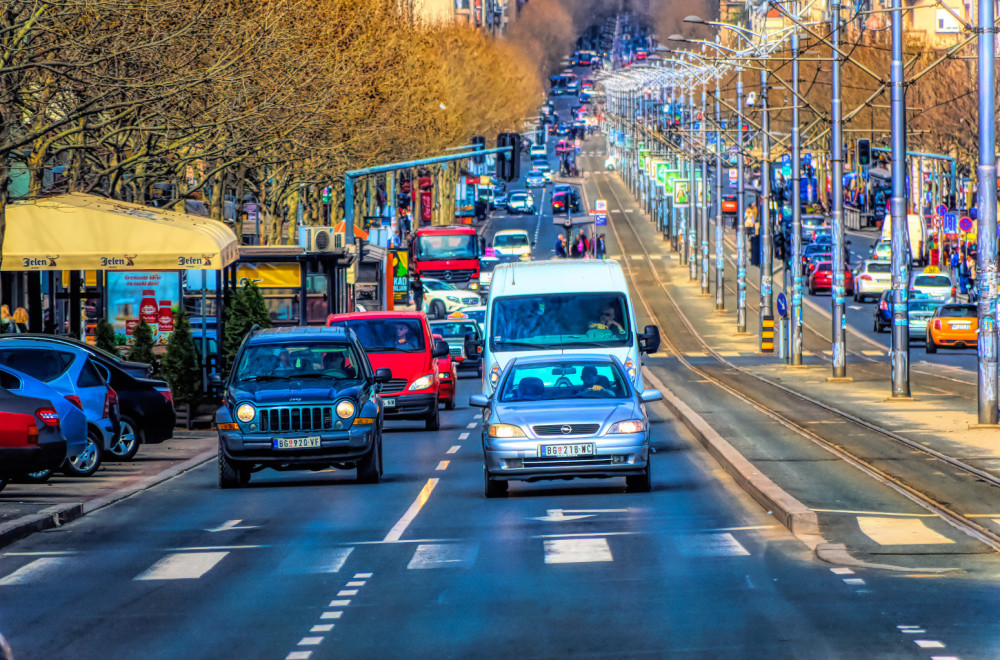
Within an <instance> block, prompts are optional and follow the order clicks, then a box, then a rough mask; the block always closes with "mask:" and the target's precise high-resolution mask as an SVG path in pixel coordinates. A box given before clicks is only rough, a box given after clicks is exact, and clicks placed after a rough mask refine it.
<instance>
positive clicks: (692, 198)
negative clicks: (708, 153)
mask: <svg viewBox="0 0 1000 660" xmlns="http://www.w3.org/2000/svg"><path fill="white" fill-rule="evenodd" d="M691 83H692V84H691V93H690V94H689V95H688V113H689V117H690V119H691V120H690V121H689V122H688V135H689V136H690V137H691V139H690V140H688V151H690V152H691V160H690V162H691V169H690V172H691V188H690V189H689V190H688V242H687V248H688V250H687V251H688V262H687V263H688V280H689V281H691V282H693V281H694V280H696V279H698V248H697V245H698V220H697V216H696V213H697V210H698V187H697V185H696V183H697V182H696V181H695V171H696V169H695V168H696V165H697V164H696V163H695V160H694V158H695V144H694V78H692V79H691Z"/></svg>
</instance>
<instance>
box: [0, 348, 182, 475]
mask: <svg viewBox="0 0 1000 660" xmlns="http://www.w3.org/2000/svg"><path fill="white" fill-rule="evenodd" d="M22 338H24V339H32V340H34V341H44V342H45V343H48V344H51V345H52V346H59V345H60V344H62V345H68V346H73V347H75V348H79V349H83V350H86V351H87V352H89V353H90V357H91V360H93V361H94V362H95V363H97V364H99V365H101V366H102V367H104V368H105V369H106V370H107V371H108V373H109V374H110V379H109V381H108V383H109V384H110V385H111V387H112V389H114V391H115V392H116V393H117V394H118V406H119V409H120V411H121V434H120V435H119V437H118V441H117V442H116V443H115V444H113V445H112V446H111V449H110V451H111V454H112V456H113V457H114V459H115V460H126V461H127V460H131V459H132V458H133V457H134V456H135V454H136V452H137V451H139V445H141V444H148V445H153V444H159V443H161V442H164V441H165V440H169V439H170V438H172V437H173V435H174V424H175V423H176V421H177V417H176V414H175V412H174V397H173V393H172V392H171V391H170V385H168V384H167V382H166V381H163V380H157V379H153V378H144V377H136V376H134V375H133V374H134V373H135V372H136V371H137V370H138V367H146V366H148V365H144V364H142V363H140V362H126V361H125V360H121V359H119V358H117V357H116V356H114V355H111V354H110V353H107V352H105V351H102V350H100V349H99V348H95V347H94V346H91V345H90V344H86V343H84V342H81V341H76V340H75V339H69V338H67V337H53V336H51V335H32V334H27V335H11V336H10V337H4V341H8V340H10V339H15V340H17V341H20V340H21V339H22ZM127 369H128V370H131V373H130V372H129V371H128V370H127ZM143 371H144V369H143Z"/></svg>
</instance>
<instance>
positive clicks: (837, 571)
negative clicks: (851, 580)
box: [830, 566, 854, 575]
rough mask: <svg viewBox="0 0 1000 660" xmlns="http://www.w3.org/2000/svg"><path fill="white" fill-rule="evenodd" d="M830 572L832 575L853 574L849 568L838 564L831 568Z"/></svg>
mask: <svg viewBox="0 0 1000 660" xmlns="http://www.w3.org/2000/svg"><path fill="white" fill-rule="evenodd" d="M830 572H831V573H833V574H834V575H854V571H852V570H851V569H849V568H846V567H843V566H839V567H837V568H831V569H830Z"/></svg>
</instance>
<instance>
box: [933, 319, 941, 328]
mask: <svg viewBox="0 0 1000 660" xmlns="http://www.w3.org/2000/svg"><path fill="white" fill-rule="evenodd" d="M934 329H935V330H940V329H941V319H937V320H935V321H934Z"/></svg>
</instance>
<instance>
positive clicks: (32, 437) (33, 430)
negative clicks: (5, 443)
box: [28, 424, 38, 445]
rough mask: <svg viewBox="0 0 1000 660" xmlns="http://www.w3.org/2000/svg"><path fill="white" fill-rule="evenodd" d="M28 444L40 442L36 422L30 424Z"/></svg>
mask: <svg viewBox="0 0 1000 660" xmlns="http://www.w3.org/2000/svg"><path fill="white" fill-rule="evenodd" d="M28 444H29V445H37V444H38V427H37V426H35V425H34V424H28Z"/></svg>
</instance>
